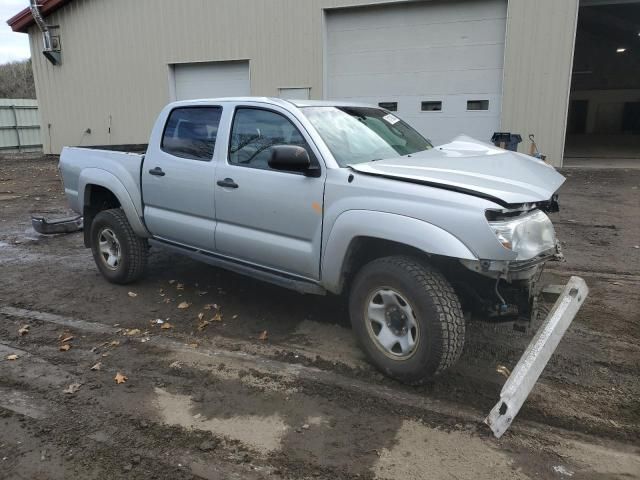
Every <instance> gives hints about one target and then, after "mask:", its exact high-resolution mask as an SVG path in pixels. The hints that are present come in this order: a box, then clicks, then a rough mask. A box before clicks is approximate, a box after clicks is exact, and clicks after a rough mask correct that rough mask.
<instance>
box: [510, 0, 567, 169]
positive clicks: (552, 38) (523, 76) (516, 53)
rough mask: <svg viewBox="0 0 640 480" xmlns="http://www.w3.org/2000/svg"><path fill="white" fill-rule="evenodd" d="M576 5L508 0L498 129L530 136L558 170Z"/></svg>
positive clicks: (550, 0)
mask: <svg viewBox="0 0 640 480" xmlns="http://www.w3.org/2000/svg"><path fill="white" fill-rule="evenodd" d="M578 3H579V0H536V1H535V2H534V1H527V0H510V1H509V3H508V11H507V42H506V45H505V71H504V80H503V94H502V105H503V107H502V129H503V130H505V131H511V132H516V133H521V134H522V136H523V139H524V140H523V142H522V144H520V151H522V152H528V151H529V140H528V135H529V134H530V133H533V134H534V135H535V139H536V143H537V144H538V148H539V150H540V151H541V152H542V153H544V154H546V155H547V161H548V162H550V163H552V164H553V165H555V166H561V165H562V161H563V154H564V141H565V132H566V124H567V110H568V105H569V91H570V85H571V70H572V64H573V49H574V44H575V31H576V22H577V18H578Z"/></svg>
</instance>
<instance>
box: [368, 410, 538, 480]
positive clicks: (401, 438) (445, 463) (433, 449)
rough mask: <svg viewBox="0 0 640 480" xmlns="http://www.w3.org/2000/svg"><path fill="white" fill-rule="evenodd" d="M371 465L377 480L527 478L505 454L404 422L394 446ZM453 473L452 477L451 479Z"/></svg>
mask: <svg viewBox="0 0 640 480" xmlns="http://www.w3.org/2000/svg"><path fill="white" fill-rule="evenodd" d="M379 453H380V458H379V459H378V461H377V463H376V465H374V469H373V470H374V472H375V475H376V478H379V479H394V480H395V479H398V478H424V475H425V473H426V472H429V477H430V478H452V479H453V478H455V479H458V480H463V479H469V480H495V479H496V478H510V479H525V478H529V477H528V476H527V475H525V474H524V473H523V472H521V471H519V470H518V469H517V468H516V467H514V466H513V462H512V460H511V459H510V458H509V457H508V456H507V454H506V453H504V452H501V451H499V450H497V449H495V448H493V447H491V446H490V445H489V444H488V443H487V441H486V440H482V439H481V438H477V437H474V436H472V435H470V434H468V433H465V432H457V431H453V432H450V433H448V432H445V431H441V430H434V429H431V428H427V427H425V426H424V425H422V424H420V423H418V422H414V421H404V422H403V423H402V425H401V426H400V429H399V430H398V433H397V435H396V442H395V445H393V447H391V448H383V449H382V450H381V451H380V452H379ZM454 472H455V475H454Z"/></svg>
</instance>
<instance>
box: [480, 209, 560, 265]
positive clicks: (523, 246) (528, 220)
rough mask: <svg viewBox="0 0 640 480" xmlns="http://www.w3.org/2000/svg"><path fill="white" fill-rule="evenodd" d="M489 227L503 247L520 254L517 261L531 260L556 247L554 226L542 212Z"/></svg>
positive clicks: (528, 214) (491, 224)
mask: <svg viewBox="0 0 640 480" xmlns="http://www.w3.org/2000/svg"><path fill="white" fill-rule="evenodd" d="M489 225H490V226H491V229H492V230H493V232H494V233H495V234H496V237H497V238H498V241H499V242H500V243H501V244H502V246H503V247H504V248H506V249H508V250H512V251H513V252H515V253H517V254H518V256H517V257H516V260H529V259H530V258H533V257H535V256H537V255H539V254H540V253H542V252H545V251H547V250H551V249H553V248H555V246H556V233H555V231H554V229H553V224H552V223H551V220H549V217H547V216H546V215H545V214H544V213H543V212H541V211H540V210H536V211H534V212H533V213H527V214H524V215H521V216H518V217H514V218H512V219H504V220H494V221H490V222H489Z"/></svg>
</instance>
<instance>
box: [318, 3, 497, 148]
mask: <svg viewBox="0 0 640 480" xmlns="http://www.w3.org/2000/svg"><path fill="white" fill-rule="evenodd" d="M506 16H507V3H506V1H505V0H484V1H480V0H478V1H444V2H412V3H407V4H402V5H391V6H383V7H363V8H353V9H348V10H336V11H333V12H328V14H327V32H326V35H327V39H326V45H327V51H326V55H327V58H326V64H327V72H326V79H327V80H326V82H327V89H326V96H327V98H329V99H343V100H344V99H349V100H352V101H358V102H366V103H372V104H380V103H382V104H383V106H385V108H387V109H389V110H393V109H394V108H397V112H398V116H400V117H402V118H403V119H404V120H406V121H407V122H408V123H409V124H411V125H412V126H413V127H414V128H416V129H418V130H419V131H420V132H421V133H422V134H423V135H425V136H426V137H427V138H430V139H431V140H432V141H433V142H434V143H435V144H441V143H445V142H447V141H449V140H451V139H452V138H453V137H455V136H456V135H458V134H461V133H465V134H467V135H471V136H473V137H476V138H478V139H479V140H484V141H489V140H490V138H491V135H492V133H493V132H494V131H497V130H499V129H500V110H501V97H502V67H503V62H504V41H505V30H506Z"/></svg>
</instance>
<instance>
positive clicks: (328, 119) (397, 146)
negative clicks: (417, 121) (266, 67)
mask: <svg viewBox="0 0 640 480" xmlns="http://www.w3.org/2000/svg"><path fill="white" fill-rule="evenodd" d="M302 111H303V112H304V114H305V115H306V116H307V118H308V119H309V121H311V123H312V124H313V126H314V127H315V128H316V130H317V131H318V133H319V134H320V136H321V137H322V139H323V140H324V142H325V143H326V144H327V147H329V150H331V153H332V154H333V156H334V158H335V159H336V161H337V162H338V164H339V165H340V166H341V167H346V166H349V165H354V164H357V163H365V162H371V161H373V160H381V159H388V158H395V157H401V156H403V155H409V154H411V153H416V152H421V151H423V150H429V149H430V148H431V147H432V145H431V144H430V143H429V142H428V141H427V140H426V139H425V138H424V137H422V135H420V134H419V133H418V132H416V131H415V130H414V129H413V128H411V127H410V126H409V125H407V124H406V123H404V122H403V121H402V120H400V119H399V118H398V117H396V116H395V115H393V114H391V113H389V112H387V111H385V110H381V109H379V108H367V107H305V108H303V109H302Z"/></svg>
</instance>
